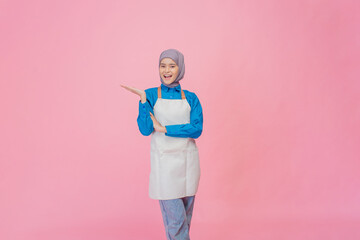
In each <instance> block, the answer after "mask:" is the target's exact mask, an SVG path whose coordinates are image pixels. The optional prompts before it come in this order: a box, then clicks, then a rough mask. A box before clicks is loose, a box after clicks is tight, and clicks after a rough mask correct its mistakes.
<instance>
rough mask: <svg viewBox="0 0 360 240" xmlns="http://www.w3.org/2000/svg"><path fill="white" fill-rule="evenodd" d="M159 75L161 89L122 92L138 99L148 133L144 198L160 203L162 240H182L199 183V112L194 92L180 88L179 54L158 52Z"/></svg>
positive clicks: (141, 120)
mask: <svg viewBox="0 0 360 240" xmlns="http://www.w3.org/2000/svg"><path fill="white" fill-rule="evenodd" d="M159 74H160V81H161V86H160V87H155V88H149V89H146V90H145V91H143V90H140V89H137V88H132V87H128V86H122V87H124V88H125V89H127V90H129V91H131V92H133V93H135V94H137V95H139V96H140V102H139V116H138V118H137V123H138V126H139V130H140V132H141V133H142V134H143V135H144V136H148V135H150V134H151V154H150V156H151V172H150V179H149V180H150V181H149V196H150V198H152V199H158V200H159V203H160V208H161V213H162V216H163V221H164V226H165V232H166V236H167V239H171V240H173V239H176V240H186V239H190V237H189V230H190V222H191V217H192V212H193V207H194V200H195V194H196V192H197V189H198V184H199V180H200V164H199V154H198V149H197V146H196V143H195V140H194V139H196V138H198V137H199V136H200V135H201V133H202V128H203V114H202V107H201V104H200V101H199V99H198V98H197V96H196V95H195V93H192V92H190V91H187V90H182V89H181V86H180V84H179V81H180V80H181V79H182V78H183V77H184V74H185V64H184V56H183V54H182V53H181V52H179V51H178V50H176V49H168V50H165V51H163V52H162V53H161V54H160V59H159Z"/></svg>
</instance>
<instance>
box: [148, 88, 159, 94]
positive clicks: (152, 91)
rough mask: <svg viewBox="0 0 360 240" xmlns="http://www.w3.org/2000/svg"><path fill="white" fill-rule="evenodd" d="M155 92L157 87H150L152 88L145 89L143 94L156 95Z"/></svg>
mask: <svg viewBox="0 0 360 240" xmlns="http://www.w3.org/2000/svg"><path fill="white" fill-rule="evenodd" d="M157 90H158V87H152V88H148V89H145V92H146V93H149V94H154V93H157Z"/></svg>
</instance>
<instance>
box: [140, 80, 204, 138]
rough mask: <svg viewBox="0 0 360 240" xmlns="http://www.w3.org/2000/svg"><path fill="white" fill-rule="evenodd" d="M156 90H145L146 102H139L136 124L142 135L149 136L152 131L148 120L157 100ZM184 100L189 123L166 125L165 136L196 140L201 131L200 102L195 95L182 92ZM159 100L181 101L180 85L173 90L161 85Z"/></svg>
mask: <svg viewBox="0 0 360 240" xmlns="http://www.w3.org/2000/svg"><path fill="white" fill-rule="evenodd" d="M157 89H158V88H157V87H154V88H149V89H146V90H145V93H146V102H145V103H142V102H141V101H139V115H138V118H137V123H138V126H139V130H140V132H141V134H142V135H144V136H149V135H150V134H151V133H152V132H153V131H154V126H153V122H152V120H151V118H150V112H151V113H152V114H153V115H154V105H155V103H156V101H157V99H158V92H157V91H158V90H157ZM183 91H184V93H185V98H186V100H187V101H188V103H189V105H190V107H191V111H190V123H187V124H177V125H167V126H164V127H166V133H165V135H166V136H169V137H182V138H194V139H195V138H198V137H200V135H201V133H202V130H203V113H202V107H201V104H200V101H199V99H198V97H197V96H196V94H195V93H193V92H190V91H187V90H184V89H183ZM161 98H163V99H181V86H180V84H179V85H178V86H176V87H174V88H169V87H167V86H165V85H164V84H161Z"/></svg>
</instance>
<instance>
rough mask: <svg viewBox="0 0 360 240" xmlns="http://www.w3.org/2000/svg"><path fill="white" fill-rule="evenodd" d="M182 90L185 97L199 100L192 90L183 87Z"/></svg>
mask: <svg viewBox="0 0 360 240" xmlns="http://www.w3.org/2000/svg"><path fill="white" fill-rule="evenodd" d="M183 91H184V93H185V97H186V98H187V99H189V100H190V99H194V100H195V99H196V100H199V99H198V97H197V95H196V94H195V93H194V92H191V91H189V90H185V89H183Z"/></svg>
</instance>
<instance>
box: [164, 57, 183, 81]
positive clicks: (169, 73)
mask: <svg viewBox="0 0 360 240" xmlns="http://www.w3.org/2000/svg"><path fill="white" fill-rule="evenodd" d="M159 73H160V76H161V79H162V80H163V81H164V82H165V83H166V84H170V83H172V82H174V81H175V79H176V77H177V76H178V74H179V67H178V65H177V64H176V63H175V62H174V60H172V59H171V58H163V59H162V60H161V62H160V68H159Z"/></svg>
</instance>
